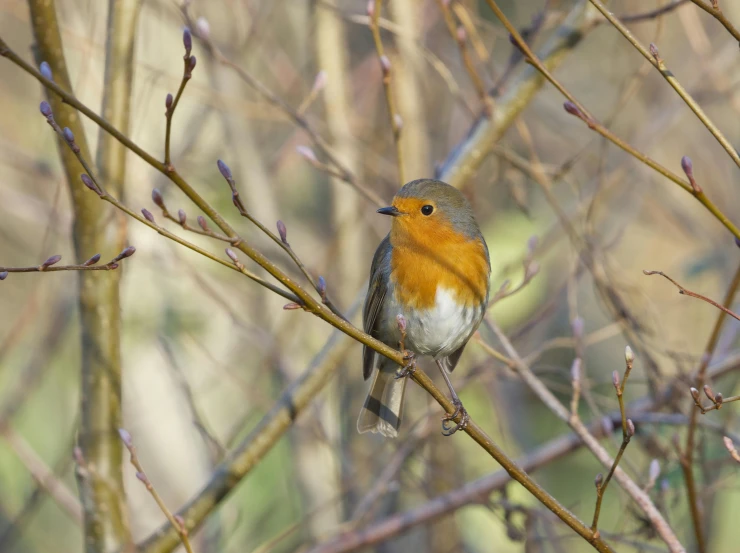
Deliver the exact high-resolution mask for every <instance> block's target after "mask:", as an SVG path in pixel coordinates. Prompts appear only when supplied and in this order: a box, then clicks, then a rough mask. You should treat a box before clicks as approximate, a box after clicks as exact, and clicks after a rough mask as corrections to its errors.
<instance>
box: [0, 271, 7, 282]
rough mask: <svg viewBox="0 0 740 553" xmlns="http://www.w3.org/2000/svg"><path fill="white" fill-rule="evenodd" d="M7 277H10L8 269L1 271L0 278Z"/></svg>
mask: <svg viewBox="0 0 740 553" xmlns="http://www.w3.org/2000/svg"><path fill="white" fill-rule="evenodd" d="M6 278H8V271H2V272H0V280H5V279H6Z"/></svg>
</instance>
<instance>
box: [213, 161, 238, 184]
mask: <svg viewBox="0 0 740 553" xmlns="http://www.w3.org/2000/svg"><path fill="white" fill-rule="evenodd" d="M216 165H218V170H219V171H220V172H221V175H222V176H223V178H225V179H226V180H227V181H229V182H231V181H233V180H234V177H233V175H232V174H231V169H229V166H228V165H226V164H225V163H224V162H223V161H221V160H220V159H219V160H218V161H217V162H216Z"/></svg>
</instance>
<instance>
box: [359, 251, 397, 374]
mask: <svg viewBox="0 0 740 553" xmlns="http://www.w3.org/2000/svg"><path fill="white" fill-rule="evenodd" d="M391 249H392V247H391V241H390V236H386V237H385V238H384V239H383V241H382V242H381V243H380V245H379V246H378V249H377V250H376V251H375V256H374V257H373V263H372V266H371V267H370V286H369V287H368V290H367V297H366V298H365V307H364V309H363V310H362V326H363V328H364V329H365V332H367V333H368V334H370V335H371V336H373V337H375V338H377V337H378V328H377V325H378V314H379V313H380V311H381V309H382V308H383V301H385V295H386V292H387V291H388V279H389V278H390V255H391ZM374 361H375V350H373V349H372V348H369V347H367V346H363V348H362V375H363V376H364V377H365V380H367V379H368V378H369V376H370V374H371V373H372V372H373V362H374Z"/></svg>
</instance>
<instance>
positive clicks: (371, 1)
mask: <svg viewBox="0 0 740 553" xmlns="http://www.w3.org/2000/svg"><path fill="white" fill-rule="evenodd" d="M365 11H366V12H367V15H368V16H370V17H371V18H372V17H373V16H374V15H375V0H367V8H365Z"/></svg>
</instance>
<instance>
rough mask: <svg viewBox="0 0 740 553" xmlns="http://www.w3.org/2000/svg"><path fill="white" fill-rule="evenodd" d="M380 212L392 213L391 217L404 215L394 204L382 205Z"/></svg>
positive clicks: (382, 213) (383, 213) (384, 213)
mask: <svg viewBox="0 0 740 553" xmlns="http://www.w3.org/2000/svg"><path fill="white" fill-rule="evenodd" d="M378 213H380V214H381V215H390V216H391V217H398V216H399V215H402V213H401V212H400V211H398V208H397V207H396V206H394V205H392V206H390V207H381V208H380V209H379V210H378Z"/></svg>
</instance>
